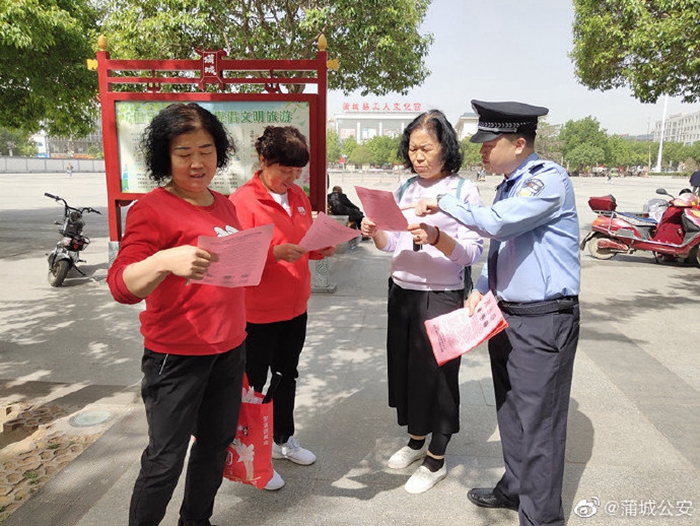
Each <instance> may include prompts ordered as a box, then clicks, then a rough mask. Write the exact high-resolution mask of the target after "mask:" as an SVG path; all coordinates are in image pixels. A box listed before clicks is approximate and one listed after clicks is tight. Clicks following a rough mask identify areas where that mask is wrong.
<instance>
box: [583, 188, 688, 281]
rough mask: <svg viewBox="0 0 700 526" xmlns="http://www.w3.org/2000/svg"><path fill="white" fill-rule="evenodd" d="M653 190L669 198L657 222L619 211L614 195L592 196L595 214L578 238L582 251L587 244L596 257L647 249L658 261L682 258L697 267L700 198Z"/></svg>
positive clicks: (591, 200) (589, 203) (589, 204)
mask: <svg viewBox="0 0 700 526" xmlns="http://www.w3.org/2000/svg"><path fill="white" fill-rule="evenodd" d="M656 193H657V194H659V195H665V196H667V197H670V198H671V199H670V200H669V201H668V206H667V207H666V208H665V210H664V211H663V214H661V218H660V219H659V220H658V221H657V220H656V219H654V218H653V217H646V215H645V214H633V213H629V212H618V211H617V210H616V209H617V204H616V202H615V198H614V197H613V196H603V197H591V198H590V199H589V200H588V206H589V207H590V208H591V210H593V211H594V212H595V213H596V214H598V217H596V218H595V219H594V220H593V223H592V224H591V231H590V232H589V233H588V234H587V235H586V236H585V237H584V238H583V240H582V241H581V245H580V248H581V250H583V249H584V248H585V247H586V244H588V251H589V252H590V254H591V256H593V257H594V258H596V259H610V258H612V257H613V256H614V255H615V254H632V253H633V252H635V251H637V250H648V251H650V252H652V253H653V254H654V258H655V259H656V261H657V262H661V261H674V260H685V261H686V262H687V263H691V264H694V265H697V266H699V267H700V199H698V197H697V196H694V195H693V194H692V193H690V192H688V193H684V194H682V195H680V196H679V197H674V196H673V195H671V194H669V193H668V192H667V191H666V190H665V189H663V188H659V189H658V190H656Z"/></svg>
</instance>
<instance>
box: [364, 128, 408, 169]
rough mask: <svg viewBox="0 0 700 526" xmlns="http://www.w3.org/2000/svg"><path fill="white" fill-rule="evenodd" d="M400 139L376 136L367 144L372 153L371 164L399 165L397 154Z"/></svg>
mask: <svg viewBox="0 0 700 526" xmlns="http://www.w3.org/2000/svg"><path fill="white" fill-rule="evenodd" d="M400 142H401V138H400V137H398V136H397V137H387V136H379V135H378V136H376V137H372V138H371V139H370V140H368V141H367V142H366V143H365V146H366V147H367V149H368V150H369V152H370V155H371V159H370V163H372V164H374V165H377V166H384V165H385V164H397V163H398V162H399V160H398V158H397V157H396V153H397V151H398V149H399V143H400Z"/></svg>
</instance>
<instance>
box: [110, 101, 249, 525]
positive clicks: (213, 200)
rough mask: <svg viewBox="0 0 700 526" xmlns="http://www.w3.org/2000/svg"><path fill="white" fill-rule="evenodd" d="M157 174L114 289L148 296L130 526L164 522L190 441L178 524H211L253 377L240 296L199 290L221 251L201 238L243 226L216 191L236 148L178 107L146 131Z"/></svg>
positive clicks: (127, 240) (187, 108)
mask: <svg viewBox="0 0 700 526" xmlns="http://www.w3.org/2000/svg"><path fill="white" fill-rule="evenodd" d="M142 146H143V150H144V155H145V161H146V169H147V172H148V175H149V176H150V178H151V179H153V180H154V181H155V182H156V183H158V184H159V186H158V188H156V189H155V190H153V191H151V192H149V193H148V194H146V195H145V196H143V197H142V198H141V199H139V200H138V201H137V202H136V203H135V204H134V205H133V206H132V207H131V210H129V213H128V215H127V218H126V229H125V233H124V237H123V239H122V242H121V246H120V249H119V254H118V255H117V257H116V259H115V261H114V263H113V264H112V266H111V268H110V269H109V273H108V275H107V283H108V284H109V288H110V290H111V292H112V295H113V296H114V298H115V299H116V300H117V301H118V302H120V303H128V304H133V303H138V302H140V301H141V300H145V302H146V308H145V310H144V311H143V312H142V313H141V315H140V319H141V333H142V334H143V337H144V346H145V349H144V355H143V359H142V363H141V370H142V371H143V380H142V384H141V394H142V397H143V401H144V404H145V406H146V417H147V420H148V436H149V444H148V447H147V448H146V449H145V450H144V452H143V455H142V457H141V471H140V473H139V476H138V478H137V480H136V484H135V485H134V491H133V494H132V497H131V506H130V510H129V525H130V526H146V525H148V526H153V525H156V524H159V523H160V521H161V520H162V519H163V516H164V515H165V512H166V508H167V505H168V502H169V501H170V498H171V497H172V494H173V490H174V489H175V487H176V486H177V482H178V478H179V477H180V474H181V472H182V468H183V464H184V461H185V455H186V453H187V448H188V446H189V444H190V438H191V436H192V435H195V436H196V437H197V440H196V441H195V442H194V443H193V444H192V448H191V451H190V457H189V463H188V467H187V478H186V483H185V494H184V498H183V502H182V506H181V508H180V520H179V523H178V524H179V526H189V525H198V524H209V517H211V515H212V512H213V506H214V498H215V496H216V493H217V490H218V489H219V486H220V485H221V481H222V476H223V471H224V463H225V461H226V453H227V448H228V445H229V444H230V443H231V442H232V441H233V438H234V436H235V433H236V425H237V423H238V413H239V408H240V403H241V388H242V381H243V371H244V369H245V343H244V342H245V305H244V301H245V296H244V291H243V289H242V288H225V287H214V286H209V285H198V284H197V280H200V279H202V277H203V276H204V274H205V272H206V270H207V268H208V266H209V264H210V262H211V260H212V255H211V254H209V253H208V252H206V251H205V250H202V249H200V248H198V247H197V240H198V238H199V236H201V235H205V236H216V235H222V234H223V235H226V233H227V232H232V231H235V230H236V229H240V228H241V226H240V224H239V222H238V219H237V217H236V210H235V208H234V207H233V206H232V205H231V203H230V202H229V201H228V200H227V199H226V197H224V196H223V195H221V194H219V193H217V192H214V191H212V190H210V189H209V188H208V186H209V183H211V180H212V179H213V178H214V175H215V174H216V171H217V169H218V168H221V167H223V166H225V165H226V163H227V161H228V158H229V155H230V153H231V151H232V143H231V141H230V138H229V136H228V134H227V133H226V130H225V129H224V127H223V125H222V124H221V122H219V120H218V119H217V118H216V117H215V116H214V115H213V114H211V113H210V112H209V111H207V110H205V109H204V108H202V107H201V106H199V105H197V104H194V103H193V104H180V103H178V104H172V105H170V106H168V107H167V108H165V109H164V110H162V111H161V112H160V113H159V114H158V115H156V116H155V117H154V119H153V120H152V121H151V123H150V125H149V126H148V128H147V129H146V134H145V136H144V141H143V145H142Z"/></svg>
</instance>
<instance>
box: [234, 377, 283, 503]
mask: <svg viewBox="0 0 700 526" xmlns="http://www.w3.org/2000/svg"><path fill="white" fill-rule="evenodd" d="M272 389H273V386H271V387H270V391H268V394H267V395H266V396H263V395H262V393H256V392H255V391H254V390H253V388H252V387H250V386H249V385H248V378H247V377H245V376H244V378H243V397H242V400H241V413H240V416H239V417H238V426H237V428H236V438H234V440H233V442H232V443H231V444H230V445H229V446H228V454H227V456H226V465H225V466H224V477H225V478H227V479H229V480H233V481H235V482H242V483H244V484H252V485H253V486H255V487H257V488H260V489H263V488H264V487H265V485H266V484H267V483H268V482H269V481H270V479H271V478H272V475H273V473H274V469H273V467H272V400H271V390H272Z"/></svg>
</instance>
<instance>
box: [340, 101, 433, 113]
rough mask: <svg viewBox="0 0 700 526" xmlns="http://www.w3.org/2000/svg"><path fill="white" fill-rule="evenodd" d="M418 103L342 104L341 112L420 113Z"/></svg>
mask: <svg viewBox="0 0 700 526" xmlns="http://www.w3.org/2000/svg"><path fill="white" fill-rule="evenodd" d="M420 108H421V104H420V102H344V103H343V111H344V112H351V111H364V112H372V111H381V112H417V113H420V111H421V109H420Z"/></svg>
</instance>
